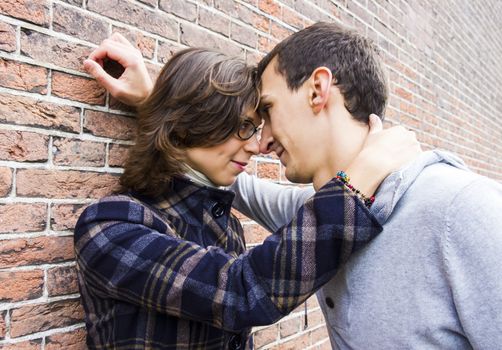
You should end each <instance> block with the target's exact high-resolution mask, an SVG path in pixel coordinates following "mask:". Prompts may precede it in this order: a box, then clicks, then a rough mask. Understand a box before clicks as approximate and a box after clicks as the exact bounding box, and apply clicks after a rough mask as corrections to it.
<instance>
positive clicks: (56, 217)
mask: <svg viewBox="0 0 502 350" xmlns="http://www.w3.org/2000/svg"><path fill="white" fill-rule="evenodd" d="M85 207H86V205H84V204H54V205H53V206H52V208H51V212H52V215H51V229H53V230H56V231H65V230H73V228H74V227H75V224H76V223H77V220H78V217H79V216H80V214H81V213H82V211H83V210H84V208H85Z"/></svg>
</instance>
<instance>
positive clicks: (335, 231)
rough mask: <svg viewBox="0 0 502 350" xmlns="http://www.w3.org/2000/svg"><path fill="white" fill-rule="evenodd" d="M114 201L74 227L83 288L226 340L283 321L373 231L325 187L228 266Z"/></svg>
mask: <svg viewBox="0 0 502 350" xmlns="http://www.w3.org/2000/svg"><path fill="white" fill-rule="evenodd" d="M120 198H122V199H120ZM120 198H119V200H116V201H110V200H108V201H101V202H98V203H96V204H94V205H91V206H90V207H89V208H87V209H86V210H85V211H84V213H83V214H82V216H81V217H80V219H79V221H78V223H77V225H76V229H75V249H76V257H77V263H78V268H79V273H80V274H81V275H82V276H83V277H84V279H85V281H86V283H87V286H88V288H89V289H90V290H92V291H93V293H95V294H96V295H101V296H104V297H111V298H116V299H119V300H123V301H126V302H129V303H131V304H134V305H137V306H140V307H142V308H147V309H153V310H155V311H157V312H161V313H167V314H170V315H173V316H176V317H181V318H187V319H193V320H196V321H200V322H206V323H208V324H211V325H212V326H215V327H220V328H223V329H225V330H228V331H239V330H242V329H244V328H248V327H251V326H257V325H265V324H270V323H273V322H275V321H276V320H278V319H279V318H281V317H283V316H284V315H286V314H288V313H289V312H290V311H292V310H293V309H294V308H295V307H297V306H298V305H300V304H301V303H302V302H303V301H305V300H306V299H307V298H308V297H309V296H310V295H311V294H313V293H314V292H315V291H316V290H317V289H318V288H320V287H321V286H322V285H323V284H324V283H326V282H328V281H329V280H330V279H331V278H332V277H333V276H334V275H335V273H336V272H337V271H338V268H339V267H340V266H341V264H343V263H344V262H345V261H346V260H347V259H348V258H349V257H350V255H351V254H352V253H354V252H355V251H357V250H358V249H360V248H361V247H363V246H364V245H365V244H366V243H367V242H369V241H370V240H371V239H372V238H374V237H375V236H376V235H377V234H378V232H380V231H381V226H380V225H379V224H378V223H377V221H376V220H375V219H374V218H373V216H372V215H371V214H370V213H369V211H368V210H367V208H366V207H365V206H364V205H363V204H362V203H361V202H360V201H359V200H358V199H357V198H355V197H354V196H353V195H352V193H351V192H349V191H347V190H346V189H345V188H344V187H343V185H342V184H341V183H340V182H338V181H337V180H332V181H330V182H329V183H328V184H326V185H325V186H324V187H323V188H322V189H321V190H320V191H319V192H317V193H316V194H315V196H314V197H313V198H311V199H309V200H308V201H307V203H305V205H304V206H302V207H301V208H300V209H299V210H298V212H297V214H296V216H295V217H294V218H293V220H292V221H291V223H289V224H288V225H287V226H284V227H283V228H281V229H280V230H278V231H277V232H276V233H275V234H274V235H271V236H270V237H268V238H267V239H266V240H265V241H264V242H263V244H261V245H259V246H257V247H255V248H253V249H250V250H249V251H248V252H246V253H245V254H242V255H240V256H239V257H237V258H235V257H232V256H231V255H230V254H227V253H226V252H225V251H224V250H222V249H220V248H217V247H207V248H203V247H201V246H199V245H197V244H195V243H193V242H189V241H185V240H183V239H180V238H178V237H177V236H176V234H175V232H172V230H171V229H170V228H169V227H168V224H166V223H164V222H162V220H160V219H159V218H158V217H156V216H155V215H154V214H153V212H152V211H151V210H149V209H147V208H146V207H144V206H142V205H140V204H138V203H135V202H132V201H126V200H125V199H124V198H126V197H124V196H121V197H120Z"/></svg>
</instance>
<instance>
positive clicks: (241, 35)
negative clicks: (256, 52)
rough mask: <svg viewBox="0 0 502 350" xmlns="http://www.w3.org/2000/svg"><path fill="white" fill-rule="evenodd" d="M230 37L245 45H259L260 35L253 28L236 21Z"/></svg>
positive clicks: (253, 46) (254, 46)
mask: <svg viewBox="0 0 502 350" xmlns="http://www.w3.org/2000/svg"><path fill="white" fill-rule="evenodd" d="M231 27H232V28H231V33H230V37H231V38H232V40H235V41H237V42H238V43H241V44H243V45H246V46H249V47H252V48H256V47H257V46H258V45H257V44H258V35H257V34H256V32H255V31H254V30H253V29H250V28H247V27H243V26H240V25H238V24H236V23H232V25H231Z"/></svg>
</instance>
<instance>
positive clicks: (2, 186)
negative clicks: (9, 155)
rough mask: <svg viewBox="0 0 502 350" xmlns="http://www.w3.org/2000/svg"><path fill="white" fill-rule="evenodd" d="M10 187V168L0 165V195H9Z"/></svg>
mask: <svg viewBox="0 0 502 350" xmlns="http://www.w3.org/2000/svg"><path fill="white" fill-rule="evenodd" d="M11 189H12V170H11V169H10V168H6V167H0V197H5V196H7V195H9V193H10V191H11Z"/></svg>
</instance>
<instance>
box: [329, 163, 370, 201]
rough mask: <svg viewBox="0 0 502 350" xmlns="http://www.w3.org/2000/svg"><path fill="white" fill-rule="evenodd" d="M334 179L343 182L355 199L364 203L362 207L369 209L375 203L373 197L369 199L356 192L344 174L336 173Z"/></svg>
mask: <svg viewBox="0 0 502 350" xmlns="http://www.w3.org/2000/svg"><path fill="white" fill-rule="evenodd" d="M336 178H337V179H338V180H340V181H341V182H343V184H344V185H345V186H346V187H347V188H348V189H350V190H351V191H352V192H354V193H355V195H356V197H359V199H361V200H362V201H363V203H364V205H365V206H366V207H367V208H369V207H371V205H372V204H373V202H374V201H375V196H371V197H370V198H368V197H366V196H365V195H364V194H363V193H362V192H361V191H359V190H357V189H356V188H355V187H354V186H352V185H351V184H350V177H349V176H348V175H347V174H346V173H345V172H344V171H339V172H338V173H336Z"/></svg>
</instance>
